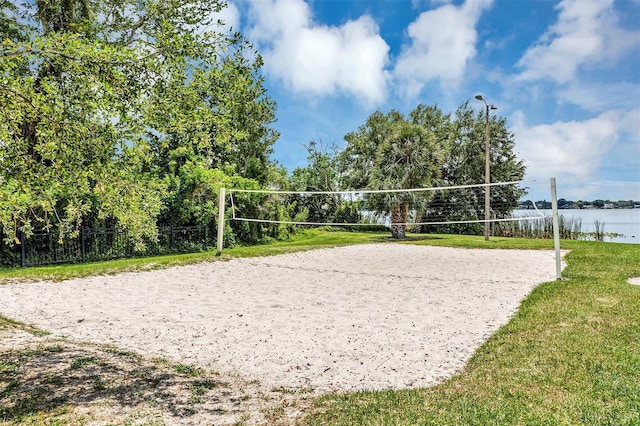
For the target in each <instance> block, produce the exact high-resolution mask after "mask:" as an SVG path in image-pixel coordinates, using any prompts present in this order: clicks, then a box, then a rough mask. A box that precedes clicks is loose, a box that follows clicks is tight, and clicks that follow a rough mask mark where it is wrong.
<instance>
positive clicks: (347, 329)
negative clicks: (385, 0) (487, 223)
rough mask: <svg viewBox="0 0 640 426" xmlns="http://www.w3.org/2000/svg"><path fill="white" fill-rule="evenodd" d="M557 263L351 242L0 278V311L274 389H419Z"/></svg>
mask: <svg viewBox="0 0 640 426" xmlns="http://www.w3.org/2000/svg"><path fill="white" fill-rule="evenodd" d="M554 262H555V261H554V254H553V252H549V251H533V250H531V251H518V250H475V249H454V248H444V247H428V246H416V245H400V244H378V245H359V246H350V247H344V248H334V249H326V250H317V251H311V252H303V253H294V254H286V255H280V256H274V257H265V258H252V259H233V260H230V261H226V262H222V261H219V262H213V263H208V264H198V265H193V266H186V267H176V268H170V269H165V270H157V271H149V272H138V273H124V274H119V275H115V276H99V277H93V278H86V279H76V280H70V281H64V282H61V283H54V282H38V283H19V284H7V285H0V313H2V314H4V315H5V316H8V317H10V318H13V319H16V320H19V321H23V322H26V323H29V324H33V325H35V326H37V327H39V328H42V329H45V330H48V331H50V332H52V333H53V334H54V336H66V337H70V338H73V339H80V340H88V341H91V342H97V343H109V344H114V345H117V346H118V347H120V348H123V349H129V350H134V351H137V352H139V353H141V354H144V355H148V356H161V357H165V358H169V359H171V360H174V361H176V362H184V363H190V364H195V365H198V366H202V367H205V368H212V369H214V370H216V371H219V372H224V373H236V374H238V373H239V374H240V375H241V376H242V377H246V378H248V379H257V380H259V381H260V382H261V383H262V384H263V385H265V386H267V387H269V388H272V387H281V386H282V387H286V388H305V389H308V390H313V391H316V392H324V391H329V390H356V389H383V388H407V387H423V386H429V385H433V384H435V383H438V382H440V381H442V380H444V379H446V378H448V377H450V376H451V375H453V374H454V373H455V372H457V371H459V370H460V369H461V368H462V367H463V366H464V364H465V363H466V362H467V361H468V359H469V358H470V357H471V355H472V354H473V352H474V351H475V350H476V349H477V347H478V346H479V345H480V344H481V343H482V342H483V341H484V340H485V339H486V338H487V337H488V336H490V335H491V334H492V333H494V332H495V331H496V330H497V329H498V328H499V327H500V326H501V325H503V324H505V323H506V322H507V321H508V320H509V318H510V317H511V316H512V315H513V313H514V312H515V310H516V309H517V307H518V305H519V303H520V301H521V300H522V299H523V298H524V297H525V296H526V295H527V294H528V293H529V292H530V291H531V290H532V289H533V288H534V287H535V286H536V285H538V284H539V283H542V282H544V281H549V280H553V279H554V278H555V263H554Z"/></svg>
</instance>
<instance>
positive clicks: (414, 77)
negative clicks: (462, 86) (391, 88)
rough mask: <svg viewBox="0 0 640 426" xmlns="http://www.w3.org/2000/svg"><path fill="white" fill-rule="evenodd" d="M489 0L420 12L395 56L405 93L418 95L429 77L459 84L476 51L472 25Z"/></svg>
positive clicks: (475, 36)
mask: <svg viewBox="0 0 640 426" xmlns="http://www.w3.org/2000/svg"><path fill="white" fill-rule="evenodd" d="M492 2H493V1H492V0H467V1H466V2H465V3H464V4H463V5H461V6H454V5H451V4H447V5H444V6H441V7H438V8H437V9H433V10H429V11H427V12H423V13H422V14H421V15H420V16H419V17H418V18H417V19H416V20H415V21H414V22H412V23H411V24H410V25H409V27H408V29H407V33H408V35H409V38H410V39H411V43H410V44H409V45H408V46H404V47H403V49H402V52H401V54H400V56H399V57H398V60H397V63H396V66H395V69H394V76H395V78H396V79H397V80H398V81H399V83H400V85H401V87H403V89H404V92H405V95H407V96H408V97H415V96H417V95H418V94H419V93H420V91H421V90H422V88H423V87H424V86H425V85H426V84H427V82H429V81H431V80H436V79H439V80H441V82H442V83H444V84H446V85H456V84H458V83H459V82H460V81H461V80H462V78H463V76H464V72H465V69H466V65H467V63H468V61H469V60H471V59H472V58H473V57H474V56H475V55H476V42H477V39H478V34H477V32H476V29H475V26H476V24H477V23H478V19H479V18H480V16H481V14H482V12H483V11H484V10H485V9H487V8H488V7H489V6H490V5H491V4H492Z"/></svg>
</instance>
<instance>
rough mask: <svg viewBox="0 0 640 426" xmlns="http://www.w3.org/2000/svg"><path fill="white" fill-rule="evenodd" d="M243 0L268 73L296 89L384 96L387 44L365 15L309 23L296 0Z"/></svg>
mask: <svg viewBox="0 0 640 426" xmlns="http://www.w3.org/2000/svg"><path fill="white" fill-rule="evenodd" d="M249 5H250V19H251V21H252V25H251V27H250V29H249V31H248V35H249V39H250V40H252V41H254V42H255V43H257V44H258V46H259V48H260V51H261V52H262V55H263V58H264V60H265V66H264V68H265V71H266V72H267V73H268V74H270V75H271V76H273V77H275V78H277V79H279V80H280V81H281V82H283V83H284V84H285V85H286V86H288V87H289V88H291V89H292V90H293V91H294V92H297V93H304V94H311V95H317V96H324V95H333V94H335V93H346V94H349V95H353V96H356V97H357V98H358V99H359V100H360V101H363V102H365V103H368V104H377V103H380V102H382V101H383V100H384V97H385V94H386V84H387V76H386V72H385V70H384V68H385V66H386V64H387V62H388V52H389V46H388V45H387V43H386V42H385V41H384V40H383V39H382V37H380V35H379V29H378V26H377V25H376V23H375V22H374V21H373V19H372V18H371V17H369V16H367V15H365V16H362V17H360V18H358V19H357V20H355V21H348V22H346V23H345V24H344V25H342V26H340V27H335V26H326V25H319V24H317V23H315V22H314V21H313V19H312V16H311V10H310V9H309V6H308V5H307V4H306V3H305V2H304V1H302V0H262V1H252V2H250V3H249Z"/></svg>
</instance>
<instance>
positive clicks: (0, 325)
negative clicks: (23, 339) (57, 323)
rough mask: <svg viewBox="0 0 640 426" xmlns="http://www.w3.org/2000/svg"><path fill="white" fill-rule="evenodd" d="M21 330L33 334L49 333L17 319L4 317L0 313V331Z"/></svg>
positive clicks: (44, 334) (42, 334)
mask: <svg viewBox="0 0 640 426" xmlns="http://www.w3.org/2000/svg"><path fill="white" fill-rule="evenodd" d="M12 329H14V330H23V331H26V332H28V333H31V334H33V335H34V336H46V335H48V334H49V333H48V332H46V331H43V330H40V329H39V328H36V327H34V326H32V325H29V324H24V323H21V322H19V321H14V320H12V319H10V318H7V317H4V316H2V315H0V331H2V330H12Z"/></svg>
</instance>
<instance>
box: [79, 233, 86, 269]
mask: <svg viewBox="0 0 640 426" xmlns="http://www.w3.org/2000/svg"><path fill="white" fill-rule="evenodd" d="M80 254H81V256H82V263H84V262H86V261H87V246H86V234H85V231H84V226H81V227H80Z"/></svg>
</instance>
